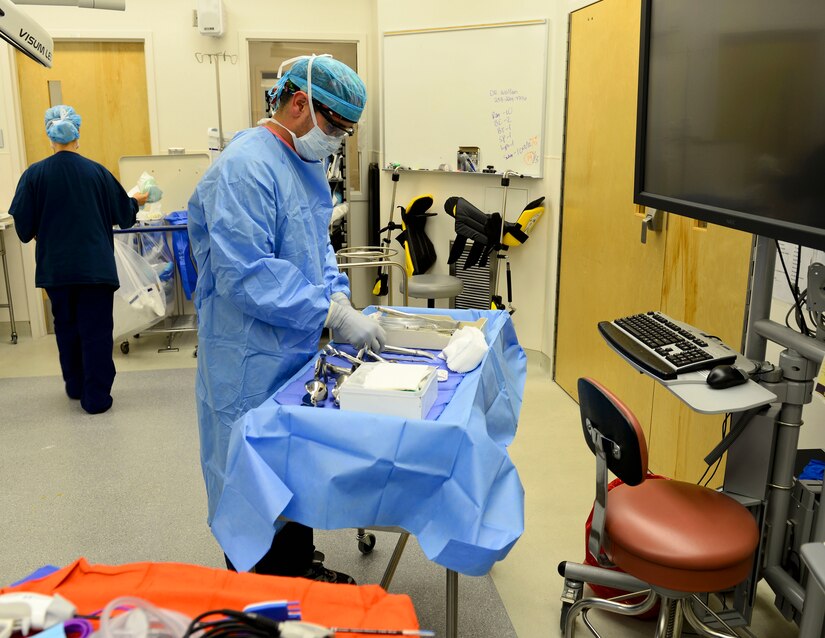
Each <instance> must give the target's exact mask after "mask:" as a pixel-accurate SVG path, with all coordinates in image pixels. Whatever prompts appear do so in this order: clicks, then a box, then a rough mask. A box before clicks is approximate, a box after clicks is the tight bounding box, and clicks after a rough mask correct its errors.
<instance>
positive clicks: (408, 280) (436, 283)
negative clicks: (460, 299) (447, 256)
mask: <svg viewBox="0 0 825 638" xmlns="http://www.w3.org/2000/svg"><path fill="white" fill-rule="evenodd" d="M400 286H401V292H402V293H403V292H405V286H408V288H407V290H406V292H407V294H408V295H409V296H410V297H415V298H416V299H426V300H427V308H435V300H436V299H445V298H446V299H452V298H454V297H457V296H458V295H460V294H461V291H462V290H464V283H463V282H462V281H461V280H460V279H459V278H458V277H453V276H452V275H427V274H424V275H413V276H412V277H402V278H401V284H400Z"/></svg>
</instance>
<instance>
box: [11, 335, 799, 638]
mask: <svg viewBox="0 0 825 638" xmlns="http://www.w3.org/2000/svg"><path fill="white" fill-rule="evenodd" d="M5 334H6V331H5V330H2V327H0V377H37V376H48V375H57V374H59V373H60V370H59V365H58V362H57V350H56V346H55V342H54V338H53V337H51V336H48V337H44V338H40V339H32V338H31V337H28V336H25V335H21V337H20V341H19V343H18V344H17V345H11V344H10V343H9V342H8V341H7V340H6V338H5ZM195 344H196V337H195V335H194V334H191V333H183V334H180V335H178V336H177V337H176V338H175V340H174V342H173V346H175V347H178V348H179V350H178V351H177V352H166V351H164V352H163V353H158V349H164V350H165V346H166V338H165V337H164V336H162V335H147V336H144V337H141V338H140V339H138V340H134V339H132V340H130V352H129V354H128V355H124V354H122V353H121V352H120V348H119V347H118V344H116V345H115V363H116V366H117V369H118V370H119V371H124V372H125V371H134V370H152V369H161V368H163V369H168V368H188V367H194V366H195V365H196V361H197V360H196V359H195V358H194V357H193V352H194V349H195ZM115 400H117V397H115ZM0 420H2V419H1V417H0ZM510 453H511V456H512V458H513V460H514V462H515V465H516V467H517V468H518V471H519V475H520V477H521V480H522V483H523V485H524V489H525V532H524V535H523V536H522V538H521V539H520V540H519V542H518V543H516V545H515V547H514V548H513V550H512V551H511V552H510V554H509V555H508V557H507V558H506V559H505V560H504V561H502V562H500V563H498V564H496V565H495V567H494V568H493V571H492V577H493V580H494V582H495V584H496V586H497V588H498V591H499V593H500V595H501V597H502V600H503V601H504V604H505V606H506V608H507V611H508V613H509V614H510V618H511V620H512V623H513V625H514V627H515V629H516V631H517V632H518V635H519V636H524V637H526V638H533V637H539V636H555V635H559V634H558V625H559V611H560V602H559V594H560V592H561V584H562V579H561V577H560V576H559V575H558V573H557V571H556V567H557V565H558V563H559V562H560V561H562V560H580V559H581V558H582V555H583V551H584V520H585V518H586V516H587V513H588V511H589V509H590V506H591V504H592V499H593V485H594V461H593V457H592V455H591V454H590V453H589V451H588V450H587V448H586V445H585V444H584V441H583V440H582V438H581V430H580V422H579V415H578V407H577V405H576V404H575V403H574V402H573V400H572V399H570V397H568V396H567V394H565V393H564V392H563V391H562V390H561V389H560V388H559V387H558V386H557V385H555V384H554V383H553V381H552V379H551V378H550V376H549V374H548V373H547V372H546V371H545V370H544V369H542V367H541V366H539V365H538V364H534V363H533V362H531V363H530V365H529V367H528V376H527V385H526V388H525V395H524V405H523V410H522V415H521V419H520V424H519V432H518V434H517V436H516V438H515V441H514V442H513V444H512V446H511V448H510ZM772 600H773V598H772V594H771V592H770V590H769V588H768V587H767V586H766V585H765V584H764V583H762V584H760V589H759V593H758V600H757V606H756V610H755V612H754V621H753V624H752V626H751V630H752V631H753V632H754V633H755V634H756V635H758V636H763V637H769V638H785V637H791V636H796V635H797V634H798V631H797V628H796V626H795V625H793V624H791V623H788V622H786V621H785V620H784V619H783V618H782V617H781V616H780V614H779V613H778V612H777V611H776V609H775V608H774V606H773V603H772ZM593 621H594V624H596V626H597V628H599V630H600V632H601V633H602V636H603V637H604V638H620V637H621V638H624V637H630V638H633V637H636V636H652V635H653V632H654V625H653V623H650V622H641V621H636V620H633V619H627V618H618V617H615V616H608V615H602V614H600V613H596V614H594V615H593ZM579 635H580V636H582V635H586V630H584V628H583V627H581V626H580V628H579Z"/></svg>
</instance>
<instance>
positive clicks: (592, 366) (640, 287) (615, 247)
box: [555, 0, 665, 431]
mask: <svg viewBox="0 0 825 638" xmlns="http://www.w3.org/2000/svg"><path fill="white" fill-rule="evenodd" d="M640 12H641V5H640V0H604V1H602V2H598V3H596V4H593V5H590V6H588V7H585V8H583V9H580V10H579V11H575V12H574V13H572V14H571V16H570V22H571V24H570V45H569V47H570V48H569V58H568V87H567V123H566V131H565V149H564V183H563V189H564V190H563V204H562V231H561V264H560V271H559V272H560V275H559V302H558V318H557V333H556V355H555V379H556V383H558V384H559V385H560V386H561V387H562V388H563V389H564V390H565V391H566V392H567V393H568V394H570V395H571V396H572V397H574V398H576V397H577V392H576V381H577V379H578V378H579V377H582V376H590V377H593V378H595V379H597V380H599V381H600V382H602V383H604V384H605V385H606V386H608V387H609V388H611V389H613V391H614V392H616V393H617V394H618V396H620V397H622V399H623V400H624V401H626V402H627V404H628V405H629V406H630V407H631V409H633V410H634V411H635V412H636V414H637V416H638V418H639V420H640V422H641V423H642V425H643V426H644V427H645V430H646V431H647V430H648V429H649V424H650V409H651V404H652V398H653V385H654V384H653V381H651V380H650V379H649V378H648V377H645V376H643V375H640V374H634V373H632V372H631V370H630V368H629V366H628V365H627V363H625V362H624V361H623V360H622V359H620V358H619V356H618V355H616V354H615V353H614V352H613V351H612V350H610V348H608V347H607V345H606V344H605V342H604V340H603V339H602V338H601V337H600V336H599V333H598V331H597V329H596V326H597V324H598V322H599V321H603V320H609V319H614V318H616V317H619V316H621V315H628V314H633V313H636V312H644V311H647V310H650V309H651V308H658V307H659V303H660V299H661V292H662V274H663V270H662V263H663V260H664V252H665V240H664V236H663V234H662V233H648V236H647V243H646V244H642V243H641V214H640V211H639V210H638V207H637V206H636V205H635V204H634V203H633V171H634V161H635V146H636V139H635V131H636V86H637V75H638V66H639V16H640Z"/></svg>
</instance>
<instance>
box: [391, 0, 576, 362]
mask: <svg viewBox="0 0 825 638" xmlns="http://www.w3.org/2000/svg"><path fill="white" fill-rule="evenodd" d="M567 11H568V6H567V4H565V2H563V1H561V0H555V1H547V0H543V1H542V0H523V1H521V2H516V3H509V4H508V3H501V2H495V1H493V0H478V1H476V2H468V1H459V2H450V3H445V2H441V1H439V0H420V1H419V2H415V3H411V2H393V1H392V0H378V14H377V28H378V34H377V38H378V39H379V40H380V38H381V34H382V33H384V32H385V31H395V30H404V29H421V28H429V27H447V26H458V25H470V24H483V23H493V22H507V21H511V20H530V19H542V18H544V19H547V20H548V21H549V38H548V60H547V69H548V77H547V96H546V104H547V113H546V121H545V130H544V134H545V144H544V177H543V178H542V179H530V180H528V179H524V180H519V179H513V180H511V182H510V193H511V194H512V195H508V202H509V201H511V200H510V197H511V196H512V197H513V199H514V200H517V199H518V198H519V196H521V199H522V201H531V200H533V199H535V198H536V197H539V196H541V195H544V196H545V198H546V199H545V206H546V211H545V214H544V217H543V218H542V219H541V220H540V221H539V223H538V225H537V226H536V227H535V228H534V229H533V232H532V233H531V235H530V240H529V241H528V242H527V243H526V244H524V245H523V246H519V247H516V248H514V249H511V250H510V262H511V264H512V272H513V305H514V306H515V307H516V308H517V312H516V313H515V314H514V315H513V321H514V323H515V325H516V330H517V332H518V336H519V340H520V342H521V343H522V345H523V346H524V347H525V348H528V349H530V350H537V351H540V352H542V353H544V354H545V355H546V356H547V357H548V358H552V354H553V332H554V324H555V312H556V310H555V303H556V278H557V274H556V272H557V268H556V264H557V261H558V227H559V192H560V175H561V153H562V135H563V121H564V92H565V73H566V58H567ZM378 48H379V51H380V48H381V45H380V41H379V42H378ZM379 55H380V53H379ZM512 58H513V64H536V63H538V62H537V61H534V60H522V59H521V58H519V53H518V51H513V52H512ZM379 67H380V64H379ZM437 93H438V87H434V93H433V95H431V96H427V97H423V96H422V98H421V100H413V99H411V100H410V104H411V107H410V114H409V118H408V120H409V122H410V125H411V126H415V121H416V120H415V109H416V108H419V107H420V105H421V104H422V103H423V100H426V99H437ZM379 165H381V166H384V165H385V161H384V158H380V161H379ZM491 189H492V190H491ZM516 189H523V190H524V191H526V194H524V193H521V194H516V193H515V190H516ZM381 190H382V202H381V213H382V220H383V221H384V222H386V220H387V219H388V218H389V211H390V193H391V191H392V187H391V181H390V175H389V174H388V173H383V174H382V183H381ZM423 193H431V194H432V195H433V197H434V204H433V210H432V212H437V213H439V215H438V216H437V217H434V218H431V219H430V220H429V221H428V222H427V233H428V235H429V236H430V238H431V239H432V240H433V243H434V244H435V246H436V250H437V252H438V255H439V261H438V263H437V264H436V266H434V267H433V270H432V271H431V272H443V273H446V272H448V267H447V264H446V257H447V251H448V249H449V248H448V247H449V243H448V242H449V240H450V239H451V238H452V237H454V235H455V232H454V229H453V220H452V218H451V217H449V216H447V215H446V214H444V212H443V204H444V200H445V199H446V198H447V197H449V196H453V195H457V196H461V197H464V198H465V199H467V200H469V201H471V202H473V203H474V204H475V205H476V206H478V207H479V208H482V209H486V210H500V205H499V206H497V204H500V202H501V200H502V197H501V186H500V180H499V178H497V177H490V178H485V177H479V176H468V175H451V174H439V175H432V174H427V173H403V174H402V175H401V179H400V181H399V184H398V196H397V201H396V205H406V203H407V202H408V201H409V200H410V199H411V198H412V197H413V196H415V195H419V194H423ZM509 210H510V206H509V205H508V217H507V219H508V220H509V221H514V218H513V217H512V216H511V215H510V214H509ZM394 247H397V244H396V245H395V246H394ZM499 291H500V292H504V291H505V288H504V280H503V278H502V280H501V284H500V287H499ZM410 304H411V305H423V302H421V303H420V304H419V303H418V300H412V299H411V300H410Z"/></svg>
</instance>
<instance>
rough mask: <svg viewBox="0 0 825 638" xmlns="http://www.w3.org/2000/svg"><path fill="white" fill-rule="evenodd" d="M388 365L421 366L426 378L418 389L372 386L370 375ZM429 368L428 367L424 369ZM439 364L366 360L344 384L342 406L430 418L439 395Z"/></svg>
mask: <svg viewBox="0 0 825 638" xmlns="http://www.w3.org/2000/svg"><path fill="white" fill-rule="evenodd" d="M384 366H404V367H405V368H413V367H414V368H416V369H418V368H421V369H422V370H420V372H421V373H422V377H423V378H422V380H421V382H420V383H419V384H418V387H417V388H416V389H407V390H400V389H385V388H380V389H378V388H373V387H370V384H369V382H368V377H369V375H370V374H371V373H372V372H373V371H377V372H378V373H379V374H381V373H382V372H384V371H386V368H384ZM424 369H426V370H424ZM437 373H438V368H436V367H434V366H422V365H416V364H404V363H363V364H361V365H360V366H358V368H357V369H356V370H355V372H353V373H352V375H350V378H349V379H347V381H346V383H344V385H342V386H341V390H340V394H339V401H340V404H341V409H342V410H352V411H357V412H372V413H374V414H386V415H389V416H400V417H404V418H407V419H423V418H426V416H427V413H428V412H429V411H430V408H431V407H433V404H434V403H435V399H436V396H437V395H438V379H437Z"/></svg>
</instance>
